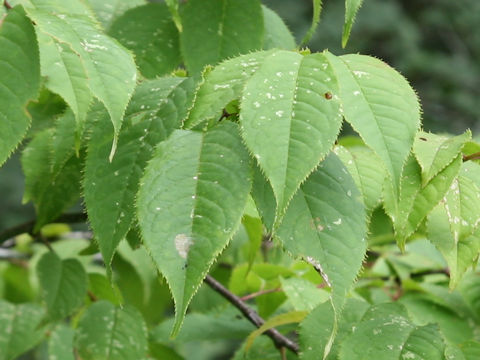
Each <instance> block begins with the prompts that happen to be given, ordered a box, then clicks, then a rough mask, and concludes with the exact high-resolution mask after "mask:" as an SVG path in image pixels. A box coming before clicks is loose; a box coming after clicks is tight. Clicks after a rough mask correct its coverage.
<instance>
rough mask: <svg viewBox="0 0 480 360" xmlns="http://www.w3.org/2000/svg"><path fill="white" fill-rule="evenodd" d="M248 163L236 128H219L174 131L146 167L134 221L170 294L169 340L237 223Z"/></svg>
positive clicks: (247, 187)
mask: <svg viewBox="0 0 480 360" xmlns="http://www.w3.org/2000/svg"><path fill="white" fill-rule="evenodd" d="M249 163H250V161H249V158H248V154H247V152H246V150H245V148H244V146H243V144H242V141H241V138H240V136H239V134H238V129H237V126H236V125H234V124H233V123H230V122H223V123H221V124H219V125H218V126H216V127H214V128H212V129H210V130H209V131H208V132H206V133H198V132H191V131H182V130H177V131H175V132H174V133H173V134H172V135H171V136H170V138H169V139H168V140H166V141H164V142H162V143H161V144H160V145H159V147H158V149H157V152H156V154H155V156H154V158H153V159H152V160H151V161H150V163H149V164H148V166H147V169H146V171H145V175H144V177H143V180H142V184H141V186H140V191H139V193H138V199H137V207H138V220H139V225H140V228H141V231H142V235H143V239H144V244H145V246H146V247H147V249H148V251H149V252H150V254H151V255H152V257H153V259H154V261H155V263H156V265H157V267H158V269H159V270H160V271H161V272H162V274H163V275H164V276H165V277H166V279H167V282H168V283H169V286H170V289H171V291H172V295H173V298H174V301H175V308H176V322H175V327H174V330H173V333H174V334H175V333H177V332H178V330H179V328H180V326H181V323H182V321H183V317H184V314H185V311H186V309H187V306H188V303H189V302H190V300H191V298H192V296H193V294H194V293H195V292H196V290H197V288H198V287H199V285H200V284H201V281H202V280H203V278H204V276H205V274H206V272H207V271H208V269H209V267H210V265H211V264H212V262H213V261H214V260H215V258H216V256H217V255H218V254H219V253H220V252H221V251H222V250H223V249H224V248H225V246H226V245H227V244H228V241H229V240H230V238H231V237H232V236H233V234H234V233H235V231H236V230H237V228H238V226H239V224H240V220H241V217H242V213H243V209H244V208H245V204H246V202H247V198H248V193H249V191H250V186H251V180H250V175H249V172H250V171H249ZM165 217H167V218H169V219H171V221H168V222H165V221H164V220H163V219H165Z"/></svg>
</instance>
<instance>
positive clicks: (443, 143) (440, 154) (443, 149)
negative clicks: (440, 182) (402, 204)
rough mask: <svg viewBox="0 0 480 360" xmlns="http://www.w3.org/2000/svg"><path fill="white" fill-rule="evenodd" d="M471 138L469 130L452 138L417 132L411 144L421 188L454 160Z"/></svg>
mask: <svg viewBox="0 0 480 360" xmlns="http://www.w3.org/2000/svg"><path fill="white" fill-rule="evenodd" d="M471 137H472V133H471V132H470V130H468V131H466V132H465V133H463V134H462V135H458V136H454V137H446V136H440V135H435V134H431V133H426V132H423V131H420V132H418V134H417V135H416V136H415V142H414V143H413V153H414V154H415V157H416V158H417V161H418V163H419V165H420V167H421V168H422V186H425V185H426V184H427V183H428V182H429V181H430V180H432V178H433V177H434V176H435V175H437V174H438V173H439V172H440V171H442V170H443V169H444V168H445V167H446V166H447V165H448V164H450V163H451V162H452V161H453V160H455V158H456V157H457V156H458V154H460V152H461V151H462V148H463V146H464V145H465V143H466V142H467V141H468V140H470V139H471Z"/></svg>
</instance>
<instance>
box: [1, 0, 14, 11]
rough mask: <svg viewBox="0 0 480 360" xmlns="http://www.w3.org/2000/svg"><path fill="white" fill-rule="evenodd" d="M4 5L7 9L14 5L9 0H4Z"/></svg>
mask: <svg viewBox="0 0 480 360" xmlns="http://www.w3.org/2000/svg"><path fill="white" fill-rule="evenodd" d="M3 6H4V7H5V9H7V10H10V9H12V5H10V4H9V3H8V1H7V0H4V1H3Z"/></svg>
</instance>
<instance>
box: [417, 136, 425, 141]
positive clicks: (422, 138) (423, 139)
mask: <svg viewBox="0 0 480 360" xmlns="http://www.w3.org/2000/svg"><path fill="white" fill-rule="evenodd" d="M419 139H420V140H422V141H427V139H426V138H424V137H421V138H419Z"/></svg>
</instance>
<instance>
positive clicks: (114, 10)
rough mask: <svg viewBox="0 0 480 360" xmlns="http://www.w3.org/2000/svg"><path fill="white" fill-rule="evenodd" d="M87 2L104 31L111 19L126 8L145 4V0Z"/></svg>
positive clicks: (96, 0)
mask: <svg viewBox="0 0 480 360" xmlns="http://www.w3.org/2000/svg"><path fill="white" fill-rule="evenodd" d="M87 2H88V3H89V4H90V6H91V7H92V9H93V11H94V12H95V14H96V15H97V19H98V20H99V21H100V23H101V24H102V25H103V28H104V29H105V31H108V30H109V29H110V26H111V25H112V23H113V21H114V20H115V19H116V18H117V17H119V16H120V15H122V14H123V13H124V12H125V11H127V10H128V9H131V8H135V7H137V6H142V5H145V4H146V1H145V0H129V1H124V0H87Z"/></svg>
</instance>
